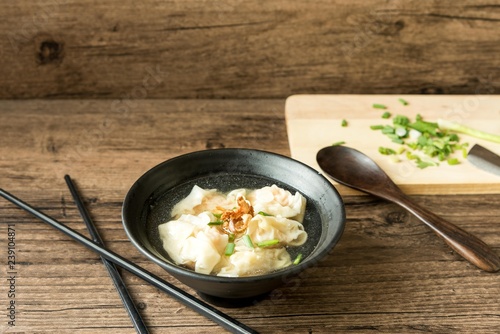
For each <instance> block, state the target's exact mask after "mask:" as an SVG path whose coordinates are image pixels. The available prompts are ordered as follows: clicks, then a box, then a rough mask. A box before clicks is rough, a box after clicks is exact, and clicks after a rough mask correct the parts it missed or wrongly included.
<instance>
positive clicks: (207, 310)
mask: <svg viewBox="0 0 500 334" xmlns="http://www.w3.org/2000/svg"><path fill="white" fill-rule="evenodd" d="M0 196H2V197H3V198H5V199H6V200H8V201H10V202H11V203H13V204H15V205H16V206H18V207H20V208H21V209H23V210H25V211H26V212H28V213H30V214H32V215H33V216H35V217H37V218H39V219H41V220H42V221H44V222H45V223H47V224H49V225H51V226H52V227H54V228H56V229H58V230H59V231H61V232H63V233H64V234H66V235H67V236H69V237H71V238H73V239H74V240H76V241H78V242H79V243H81V244H82V245H84V246H86V247H87V248H89V249H91V250H93V251H94V252H96V253H98V254H99V255H101V256H103V257H105V258H106V259H107V260H109V261H111V262H113V263H114V264H116V265H119V266H120V267H122V268H123V269H125V270H127V271H129V272H130V273H132V274H134V275H136V276H137V277H139V278H142V279H143V280H145V281H146V282H148V283H150V284H152V285H153V286H155V287H157V288H158V289H160V290H162V291H163V292H165V293H167V294H168V295H170V296H172V297H174V298H175V299H177V300H178V301H179V302H181V303H183V304H184V305H186V306H188V307H190V308H192V309H193V310H195V311H197V312H198V313H200V314H201V315H203V316H205V317H207V318H208V319H211V320H213V321H214V322H216V323H218V324H219V325H221V326H222V327H224V328H225V329H227V330H229V331H230V332H232V333H241V334H251V333H258V332H256V331H255V330H253V329H252V328H250V327H248V326H246V325H245V324H242V323H241V322H239V321H237V320H236V319H233V318H231V317H230V316H229V315H227V314H225V313H223V312H221V311H219V310H217V309H216V308H214V307H212V306H211V305H209V304H207V303H205V302H204V301H202V300H199V299H198V298H196V297H194V296H192V295H190V294H189V293H187V292H185V291H184V290H182V289H179V288H178V287H176V286H175V285H172V284H170V283H168V282H166V281H164V280H162V279H161V278H160V277H158V276H156V275H154V274H153V273H150V272H149V271H147V270H145V269H143V268H141V267H140V266H138V265H136V264H135V263H133V262H130V261H129V260H127V259H125V258H124V257H122V256H120V255H118V254H116V253H114V252H112V251H110V250H107V249H106V248H104V247H102V246H100V245H98V244H96V243H95V242H93V241H92V240H90V239H88V238H86V237H84V236H83V235H81V234H80V233H78V232H76V231H75V230H73V229H71V228H69V227H67V226H66V225H64V224H62V223H60V222H58V221H57V220H55V219H54V218H52V217H49V216H47V215H46V214H44V213H42V212H40V211H38V210H36V209H35V208H33V207H31V206H30V205H29V204H27V203H25V202H23V201H22V200H20V199H18V198H17V197H15V196H14V195H11V194H9V193H8V192H6V191H5V190H3V189H0Z"/></svg>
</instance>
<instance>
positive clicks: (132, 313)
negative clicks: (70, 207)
mask: <svg viewBox="0 0 500 334" xmlns="http://www.w3.org/2000/svg"><path fill="white" fill-rule="evenodd" d="M64 180H66V184H67V185H68V188H69V191H70V192H71V196H73V200H74V201H75V204H76V206H77V207H78V211H80V216H82V219H83V221H84V222H85V225H86V226H87V230H88V231H89V234H90V236H91V237H92V240H94V242H95V243H96V244H98V245H100V246H103V247H104V243H103V241H102V238H101V236H100V235H99V232H98V231H97V228H96V226H95V225H94V222H93V221H92V218H90V214H89V212H88V210H87V208H86V207H85V205H84V204H83V200H82V198H81V196H80V194H79V193H78V190H77V188H76V185H75V184H74V183H73V181H72V180H71V177H70V176H69V175H65V176H64ZM101 260H102V262H103V264H104V266H105V267H106V269H107V270H108V273H109V277H111V280H112V281H113V284H114V285H115V288H116V290H117V291H118V294H119V295H120V298H121V300H122V302H123V305H124V306H125V309H126V310H127V313H128V315H129V317H130V320H132V324H133V325H134V328H135V330H136V331H137V333H139V334H146V333H149V331H148V328H147V327H146V324H145V323H144V320H143V319H142V317H141V314H140V313H139V311H138V310H137V308H136V307H135V304H134V301H133V300H132V297H131V296H130V294H129V292H128V290H127V287H126V286H125V283H124V282H123V279H122V277H121V275H120V273H119V272H118V269H117V268H116V266H115V265H114V263H112V262H110V261H108V260H106V258H104V257H103V256H102V255H101Z"/></svg>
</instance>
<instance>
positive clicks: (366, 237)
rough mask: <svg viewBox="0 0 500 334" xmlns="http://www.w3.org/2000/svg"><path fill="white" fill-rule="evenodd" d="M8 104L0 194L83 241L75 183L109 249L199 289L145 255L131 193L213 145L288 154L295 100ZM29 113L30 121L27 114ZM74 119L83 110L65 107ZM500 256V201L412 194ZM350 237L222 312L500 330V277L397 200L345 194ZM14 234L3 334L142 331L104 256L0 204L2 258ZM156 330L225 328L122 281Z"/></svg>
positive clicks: (333, 324)
mask: <svg viewBox="0 0 500 334" xmlns="http://www.w3.org/2000/svg"><path fill="white" fill-rule="evenodd" d="M133 102H134V103H135V106H134V108H131V109H130V110H129V112H126V113H116V112H110V111H109V107H110V105H111V103H113V101H112V100H102V101H95V100H86V101H78V100H75V101H42V100H34V101H1V102H0V110H2V112H1V113H0V133H1V134H2V135H1V136H0V187H2V188H4V189H6V190H7V191H10V192H12V193H13V194H14V195H16V196H18V197H19V198H21V199H23V200H25V201H26V202H28V203H30V204H32V205H33V206H35V207H36V208H39V209H40V210H42V211H43V212H45V213H47V214H49V215H50V216H52V217H54V218H56V219H58V220H60V221H61V222H63V223H65V224H67V225H68V226H70V227H71V228H74V229H76V230H78V231H79V232H81V233H82V234H84V235H86V234H87V232H86V229H85V225H84V223H83V222H82V221H81V218H80V216H79V214H78V210H77V208H76V206H75V205H74V204H73V202H72V200H71V195H70V193H69V191H68V190H67V189H66V185H65V182H64V179H63V176H64V174H66V173H67V174H70V175H71V177H72V178H73V179H74V180H75V182H76V183H77V184H78V186H79V189H80V191H81V192H82V195H83V197H84V199H85V201H86V203H87V205H88V208H89V211H90V214H91V215H92V217H93V219H94V221H95V223H96V225H97V228H98V229H99V231H100V232H101V234H102V237H103V239H104V241H105V243H106V245H107V247H109V248H110V249H111V250H113V251H115V252H117V253H118V254H121V255H123V256H125V257H127V258H129V259H130V260H132V261H134V262H136V263H137V264H139V265H141V266H143V267H145V268H146V269H148V270H150V271H151V272H153V273H155V274H157V275H159V276H161V277H163V278H165V279H166V280H167V281H169V282H171V283H173V284H176V285H178V286H180V287H183V288H185V289H187V290H188V291H189V292H191V293H195V292H194V291H192V290H190V289H189V288H187V287H185V286H183V285H182V284H181V283H179V282H178V281H177V280H175V279H174V278H171V277H169V276H168V275H165V274H164V273H163V271H162V269H161V268H159V267H158V266H156V265H154V264H153V263H151V262H150V261H148V260H146V258H145V257H144V256H142V255H141V254H140V253H139V252H138V251H137V250H136V249H135V248H134V247H133V246H132V245H131V243H130V242H129V241H128V239H127V237H126V235H125V233H124V231H123V229H122V226H121V221H120V210H121V203H122V200H123V197H124V196H125V193H126V191H127V190H128V188H129V187H130V186H131V184H132V182H134V181H135V179H137V178H138V177H139V176H140V175H141V174H142V173H143V172H145V171H146V170H147V169H149V168H150V167H152V166H154V165H155V164H157V163H159V162H161V161H163V160H165V159H168V158H171V157H173V156H176V155H179V154H182V153H187V152H190V151H193V150H202V149H206V148H213V147H251V148H261V149H265V150H269V151H273V152H276V153H281V154H285V155H289V154H290V152H289V148H288V143H287V136H286V129H285V121H284V112H283V110H284V102H285V101H284V100H249V101H230V100H226V101H204V100H197V101H170V100H155V101H133ZM20 111H22V113H20ZM68 111H72V112H68ZM413 198H414V199H415V200H416V201H417V202H418V203H420V204H422V205H424V206H426V207H427V208H429V209H431V210H432V211H433V212H435V213H436V214H438V215H441V216H443V217H444V218H446V219H448V220H449V221H451V222H453V223H455V224H457V225H459V226H460V227H462V228H464V229H466V230H468V231H469V232H471V233H474V234H476V235H477V236H478V237H480V238H482V239H483V240H484V241H485V242H486V243H488V244H489V245H491V246H492V247H493V248H494V249H495V250H496V251H497V252H500V225H499V224H498V217H499V216H500V205H499V204H500V194H492V195H488V196H484V195H456V196H452V195H442V196H431V195H427V196H413ZM344 200H345V204H346V212H347V224H346V230H345V232H344V235H343V236H342V239H341V241H340V243H339V245H338V246H337V247H336V248H335V249H334V250H333V252H331V254H329V255H328V256H327V257H326V258H325V259H324V261H322V262H320V263H319V264H318V265H317V266H316V267H311V268H309V269H308V270H306V271H305V272H303V273H302V274H301V275H300V276H299V277H297V278H294V279H291V280H289V281H287V282H286V284H285V285H284V286H283V287H282V288H279V289H277V290H275V291H273V292H272V293H271V294H270V295H269V296H268V297H266V298H265V299H264V300H261V301H259V302H257V303H255V305H252V306H249V307H246V308H241V309H238V308H220V309H222V310H223V311H225V312H227V313H228V314H229V315H231V316H233V317H235V318H236V319H238V320H240V321H242V322H243V323H245V324H246V325H248V326H251V327H252V328H255V329H256V330H258V331H259V332H261V333H372V332H374V331H376V332H380V333H421V332H427V333H440V334H441V333H498V332H499V331H500V285H499V284H498V274H488V273H485V272H482V271H480V270H478V269H476V268H475V267H474V266H472V265H470V264H468V263H467V262H465V261H464V260H462V259H461V258H460V257H459V256H458V255H456V254H454V253H453V252H451V251H450V250H449V249H448V247H447V246H446V245H445V244H444V243H443V242H442V241H441V240H439V239H438V238H436V236H435V235H434V234H433V232H431V231H430V230H429V229H428V228H427V227H425V226H424V225H423V224H421V223H420V222H418V221H417V220H416V219H415V218H414V217H412V216H410V215H409V214H408V213H406V212H405V211H403V210H402V209H400V208H398V207H396V206H395V205H393V204H389V203H386V202H383V201H380V200H377V199H374V198H372V197H369V196H346V197H345V198H344ZM8 223H14V224H15V228H16V249H17V251H18V253H17V271H18V277H17V283H16V284H17V285H16V289H17V292H18V294H17V295H16V303H17V310H18V313H17V318H16V319H17V320H16V321H17V325H16V327H13V328H7V322H6V320H5V314H6V312H7V311H6V310H5V309H6V306H7V304H6V303H7V302H8V299H7V294H6V293H5V291H6V290H5V289H6V288H7V286H6V283H5V282H6V280H5V278H6V266H5V264H4V263H3V262H2V265H1V266H0V267H1V271H0V272H1V280H2V283H1V284H0V287H1V289H2V291H4V292H2V293H0V308H1V309H2V311H0V316H1V319H3V320H0V332H2V333H3V332H5V333H63V334H87V333H110V334H111V333H113V334H114V333H130V334H132V333H134V330H133V328H132V326H131V324H130V321H129V319H128V316H127V314H126V312H125V310H124V309H123V306H122V305H121V302H120V300H119V298H118V295H117V293H116V291H114V288H113V286H112V283H111V281H110V279H109V278H108V277H107V273H106V271H105V269H104V267H103V266H102V264H101V261H100V259H99V257H98V256H97V255H95V254H93V253H91V252H90V251H88V250H87V249H85V248H83V247H82V246H80V245H78V244H76V243H75V242H73V241H72V240H70V239H69V238H68V237H66V236H64V235H62V234H61V233H60V232H58V231H55V230H53V229H52V228H50V227H49V226H47V225H45V224H43V223H41V222H39V221H37V220H36V219H34V218H33V217H31V216H29V215H28V214H26V213H24V212H23V211H21V210H19V209H17V208H15V207H13V206H12V205H11V204H9V203H7V202H6V201H4V200H1V201H0V256H1V257H2V258H5V257H6V247H7V230H6V226H7V224H8ZM124 278H125V281H126V284H127V286H128V287H129V289H130V291H131V293H132V296H133V298H134V299H135V301H136V303H137V304H138V305H139V309H140V310H141V312H142V315H143V317H144V319H145V321H146V323H147V325H148V326H149V328H150V330H151V333H154V334H156V333H178V332H183V333H193V334H194V333H220V332H221V328H220V327H218V326H217V325H215V324H214V323H212V322H211V321H209V320H206V319H205V318H203V317H201V316H199V315H198V314H196V313H195V312H193V311H191V310H190V309H188V308H186V307H184V306H183V305H181V304H179V303H177V302H176V301H174V300H172V299H171V298H169V297H168V296H166V295H165V294H163V293H161V292H159V291H158V290H157V289H155V288H153V287H151V286H149V285H148V284H146V283H144V282H143V281H141V280H140V279H138V278H136V277H133V276H131V275H130V274H128V273H124Z"/></svg>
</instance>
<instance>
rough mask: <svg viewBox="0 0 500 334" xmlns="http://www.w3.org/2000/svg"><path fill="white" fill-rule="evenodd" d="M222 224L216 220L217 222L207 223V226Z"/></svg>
mask: <svg viewBox="0 0 500 334" xmlns="http://www.w3.org/2000/svg"><path fill="white" fill-rule="evenodd" d="M222 224H224V222H223V221H222V220H217V221H214V222H210V223H208V226H216V225H222Z"/></svg>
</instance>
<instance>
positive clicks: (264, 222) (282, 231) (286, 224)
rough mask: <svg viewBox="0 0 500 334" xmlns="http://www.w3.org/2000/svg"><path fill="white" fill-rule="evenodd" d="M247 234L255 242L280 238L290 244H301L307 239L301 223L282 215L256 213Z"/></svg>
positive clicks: (282, 241) (249, 224) (284, 242)
mask: <svg viewBox="0 0 500 334" xmlns="http://www.w3.org/2000/svg"><path fill="white" fill-rule="evenodd" d="M247 234H248V235H250V238H251V239H252V241H254V242H262V241H266V240H272V239H278V240H279V241H280V242H281V243H283V244H285V245H289V246H300V245H302V244H303V243H304V242H306V239H307V232H306V231H304V226H303V225H302V224H301V223H299V222H298V221H296V220H292V219H288V218H284V217H281V216H277V217H274V216H262V215H255V217H253V218H252V219H251V220H250V222H249V223H248V227H247Z"/></svg>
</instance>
